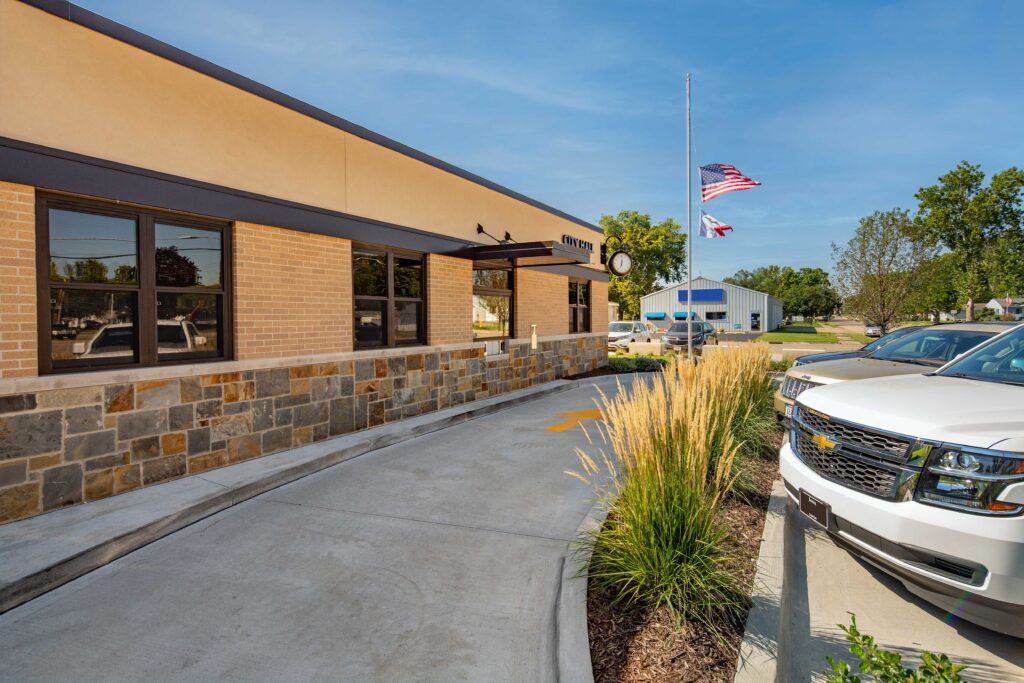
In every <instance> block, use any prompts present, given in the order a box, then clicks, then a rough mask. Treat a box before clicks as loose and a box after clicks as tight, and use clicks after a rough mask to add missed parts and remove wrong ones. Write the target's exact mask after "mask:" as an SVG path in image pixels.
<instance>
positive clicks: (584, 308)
mask: <svg viewBox="0 0 1024 683" xmlns="http://www.w3.org/2000/svg"><path fill="white" fill-rule="evenodd" d="M574 287H575V288H576V303H572V290H573V288H574ZM583 289H585V290H586V297H585V298H586V303H580V291H581V290H583ZM592 291H593V287H592V286H591V281H590V280H581V279H578V278H569V292H568V293H569V297H568V301H569V334H590V332H591V330H592V329H593V325H592V322H591V317H590V314H591V311H590V309H591V302H592V294H591V292H592ZM581 314H582V315H584V316H585V320H586V325H583V326H581V325H579V321H580V315H581ZM574 320H575V321H576V322H577V324H576V325H575V326H574V325H573V321H574ZM574 328H575V329H574ZM581 328H583V329H581Z"/></svg>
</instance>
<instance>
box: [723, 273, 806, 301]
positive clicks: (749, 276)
mask: <svg viewBox="0 0 1024 683" xmlns="http://www.w3.org/2000/svg"><path fill="white" fill-rule="evenodd" d="M784 270H786V269H785V268H782V267H781V266H761V267H760V268H755V269H754V270H738V271H736V274H735V275H732V276H730V277H727V278H725V279H724V282H728V283H729V284H731V285H737V286H739V287H746V288H747V289H753V290H755V291H757V292H764V293H765V294H770V295H772V296H774V297H776V298H781V297H779V294H780V293H781V290H782V275H783V271H784ZM789 270H792V268H789Z"/></svg>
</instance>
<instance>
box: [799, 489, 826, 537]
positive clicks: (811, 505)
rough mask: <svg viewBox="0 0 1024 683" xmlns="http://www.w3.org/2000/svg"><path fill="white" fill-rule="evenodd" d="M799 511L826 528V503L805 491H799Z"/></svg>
mask: <svg viewBox="0 0 1024 683" xmlns="http://www.w3.org/2000/svg"><path fill="white" fill-rule="evenodd" d="M800 512H802V513H804V514H805V515H807V516H808V517H810V518H811V519H813V520H814V521H815V522H817V523H818V524H820V525H822V526H823V527H825V528H826V529H827V528H828V504H827V503H824V502H822V501H820V500H818V499H817V498H815V497H814V496H809V495H807V492H806V491H801V492H800Z"/></svg>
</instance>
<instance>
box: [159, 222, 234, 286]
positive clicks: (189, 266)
mask: <svg viewBox="0 0 1024 683" xmlns="http://www.w3.org/2000/svg"><path fill="white" fill-rule="evenodd" d="M154 230H155V232H156V249H155V258H156V284H157V285H158V286H167V287H218V288H219V287H220V279H221V278H220V264H221V254H220V251H221V249H220V232H218V231H216V230H197V229H195V228H184V227H179V226H177V225H168V224H165V223H157V224H156V226H154Z"/></svg>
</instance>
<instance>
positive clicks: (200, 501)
mask: <svg viewBox="0 0 1024 683" xmlns="http://www.w3.org/2000/svg"><path fill="white" fill-rule="evenodd" d="M583 381H586V380H583ZM580 384H581V381H580V380H555V381H553V382H548V383H545V384H542V385H538V386H536V387H531V388H529V389H523V390H520V391H516V392H511V393H508V394H504V395H501V396H495V397H492V398H487V399H482V400H480V401H475V402H473V403H470V404H465V405H462V406H458V407H456V408H446V409H444V410H439V411H436V412H433V413H429V414H427V415H421V416H419V417H415V418H409V419H406V420H402V421H400V422H396V423H392V424H388V425H382V426H380V427H373V428H370V429H366V430H363V431H360V432H355V433H353V434H348V435H345V436H341V437H337V438H335V439H329V440H327V441H321V442H318V443H315V444H310V445H308V446H302V447H300V448H294V449H290V450H287V451H282V452H280V453H275V454H273V455H268V456H264V457H261V458H255V459H253V460H248V461H245V462H242V463H238V464H236V465H229V466H227V467H223V468H220V469H217V470H210V471H208V472H204V473H203V474H199V475H192V476H188V477H183V478H181V479H176V480H173V481H169V482H166V483H163V484H159V485H156V486H151V487H147V488H144V489H138V490H136V491H131V492H129V493H123V494H121V495H117V496H113V497H111V498H105V499H103V500H99V501H95V502H92V503H86V504H84V505H77V506H74V507H69V508H65V509H63V510H56V511H54V512H50V513H47V514H45V515H38V516H36V517H30V518H28V519H24V520H21V521H18V522H11V523H9V524H5V525H3V526H0V613H3V612H6V611H7V610H10V609H13V608H14V607H17V606H18V605H21V604H23V603H25V602H27V601H29V600H31V599H32V598H35V597H37V596H39V595H42V594H43V593H46V592H47V591H50V590H53V589H54V588H57V587H58V586H61V585H63V584H65V583H67V582H69V581H71V580H73V579H76V578H78V577H80V576H82V575H83V574H86V573H88V572H90V571H92V570H94V569H98V568H99V567H102V566H103V565H106V564H108V563H110V562H112V561H114V560H115V559H117V558H119V557H121V556H123V555H126V554H127V553H130V552H132V551H134V550H137V549H139V548H141V547H142V546H144V545H147V544H149V543H152V542H153V541H156V540H158V539H160V538H163V537H164V536H167V535H168V534H171V533H173V532H175V531H178V530H180V529H182V528H184V527H186V526H188V525H190V524H192V523H194V522H197V521H199V520H201V519H203V518H205V517H209V516H210V515H213V514H215V513H217V512H220V511H221V510H224V509H226V508H229V507H231V506H232V505H237V504H238V503H241V502H243V501H246V500H248V499H250V498H253V497H255V496H258V495H259V494H261V493H265V492H266V491H269V490H271V489H274V488H277V487H279V486H282V485H284V484H287V483H290V482H293V481H295V480H297V479H301V478H302V477H305V476H308V475H310V474H313V473H315V472H319V471H321V470H323V469H326V468H328V467H331V466H332V465H336V464H338V463H340V462H343V461H345V460H349V459H351V458H355V457H358V456H360V455H363V454H365V453H369V452H372V451H375V450H377V449H380V448H384V447H386V446H391V445H394V444H397V443H401V442H403V441H407V440H409V439H412V438H414V437H416V436H420V435H422V434H428V433H430V432H435V431H438V430H440V429H445V428H447V427H451V426H454V425H457V424H461V423H463V422H466V421H468V420H472V419H474V418H477V417H482V416H484V415H489V414H492V413H495V412H498V411H500V410H503V409H505V408H510V407H512V406H515V405H518V404H520V403H524V402H526V401H531V400H534V399H538V398H542V397H545V396H549V395H552V394H555V393H559V392H563V391H568V390H570V389H575V388H577V387H579V386H580ZM584 627H585V622H584Z"/></svg>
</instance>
